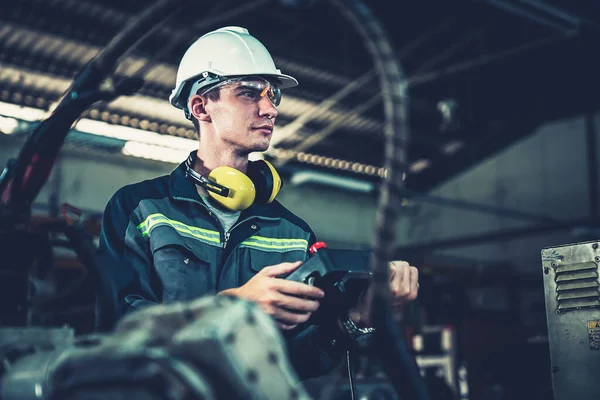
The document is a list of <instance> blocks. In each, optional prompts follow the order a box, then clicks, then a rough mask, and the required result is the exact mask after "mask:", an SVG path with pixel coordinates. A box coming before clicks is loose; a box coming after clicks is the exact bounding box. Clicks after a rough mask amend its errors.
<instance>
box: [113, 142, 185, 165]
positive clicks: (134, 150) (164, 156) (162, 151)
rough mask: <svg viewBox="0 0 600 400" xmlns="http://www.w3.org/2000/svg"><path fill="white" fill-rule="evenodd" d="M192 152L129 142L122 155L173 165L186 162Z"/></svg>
mask: <svg viewBox="0 0 600 400" xmlns="http://www.w3.org/2000/svg"><path fill="white" fill-rule="evenodd" d="M190 151H191V150H189V149H188V150H181V149H173V148H169V147H163V146H157V145H154V144H147V143H140V142H133V141H131V142H127V143H125V145H124V146H123V149H122V150H121V153H123V154H124V155H126V156H132V157H138V158H145V159H148V160H156V161H162V162H167V163H171V164H179V163H181V162H182V161H183V160H185V159H186V158H187V157H188V155H189V153H190Z"/></svg>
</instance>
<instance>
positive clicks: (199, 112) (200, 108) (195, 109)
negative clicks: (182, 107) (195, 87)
mask: <svg viewBox="0 0 600 400" xmlns="http://www.w3.org/2000/svg"><path fill="white" fill-rule="evenodd" d="M189 110H190V113H191V114H192V115H193V116H194V117H195V118H196V119H198V120H200V121H203V122H210V115H209V114H208V111H207V110H206V98H205V97H202V96H200V95H199V94H195V95H193V96H192V97H190V103H189Z"/></svg>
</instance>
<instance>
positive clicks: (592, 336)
mask: <svg viewBox="0 0 600 400" xmlns="http://www.w3.org/2000/svg"><path fill="white" fill-rule="evenodd" d="M598 243H599V242H583V243H575V244H568V245H561V246H557V247H549V248H545V249H543V250H542V271H543V277H544V292H545V296H546V315H547V318H548V341H549V344H550V358H551V363H552V384H553V389H554V399H555V400H571V399H578V400H588V399H589V400H591V399H598V398H600V379H598V373H599V372H600V290H599V287H600V283H599V281H598V262H599V261H600V251H599V249H598Z"/></svg>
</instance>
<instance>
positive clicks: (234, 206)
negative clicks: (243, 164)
mask: <svg viewBox="0 0 600 400" xmlns="http://www.w3.org/2000/svg"><path fill="white" fill-rule="evenodd" d="M208 179H209V180H211V181H213V182H215V183H218V184H219V185H223V186H225V187H227V188H228V189H229V195H228V196H227V197H225V196H221V195H219V194H217V193H213V192H212V191H210V190H209V191H208V194H209V195H210V197H212V198H213V199H214V200H215V201H216V202H217V203H219V204H221V205H222V206H223V207H225V208H227V209H229V210H232V211H242V210H245V209H247V208H248V207H250V206H251V205H252V203H253V202H254V198H255V197H256V189H255V188H254V183H252V180H250V178H248V176H246V174H244V173H243V172H240V171H238V170H237V169H235V168H231V167H227V166H223V167H218V168H215V169H214V170H212V171H211V173H210V174H209V175H208Z"/></svg>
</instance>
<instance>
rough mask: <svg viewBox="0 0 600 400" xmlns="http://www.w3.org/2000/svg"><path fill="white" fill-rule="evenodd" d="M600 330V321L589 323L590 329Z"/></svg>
mask: <svg viewBox="0 0 600 400" xmlns="http://www.w3.org/2000/svg"><path fill="white" fill-rule="evenodd" d="M594 328H600V321H588V329H594Z"/></svg>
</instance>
